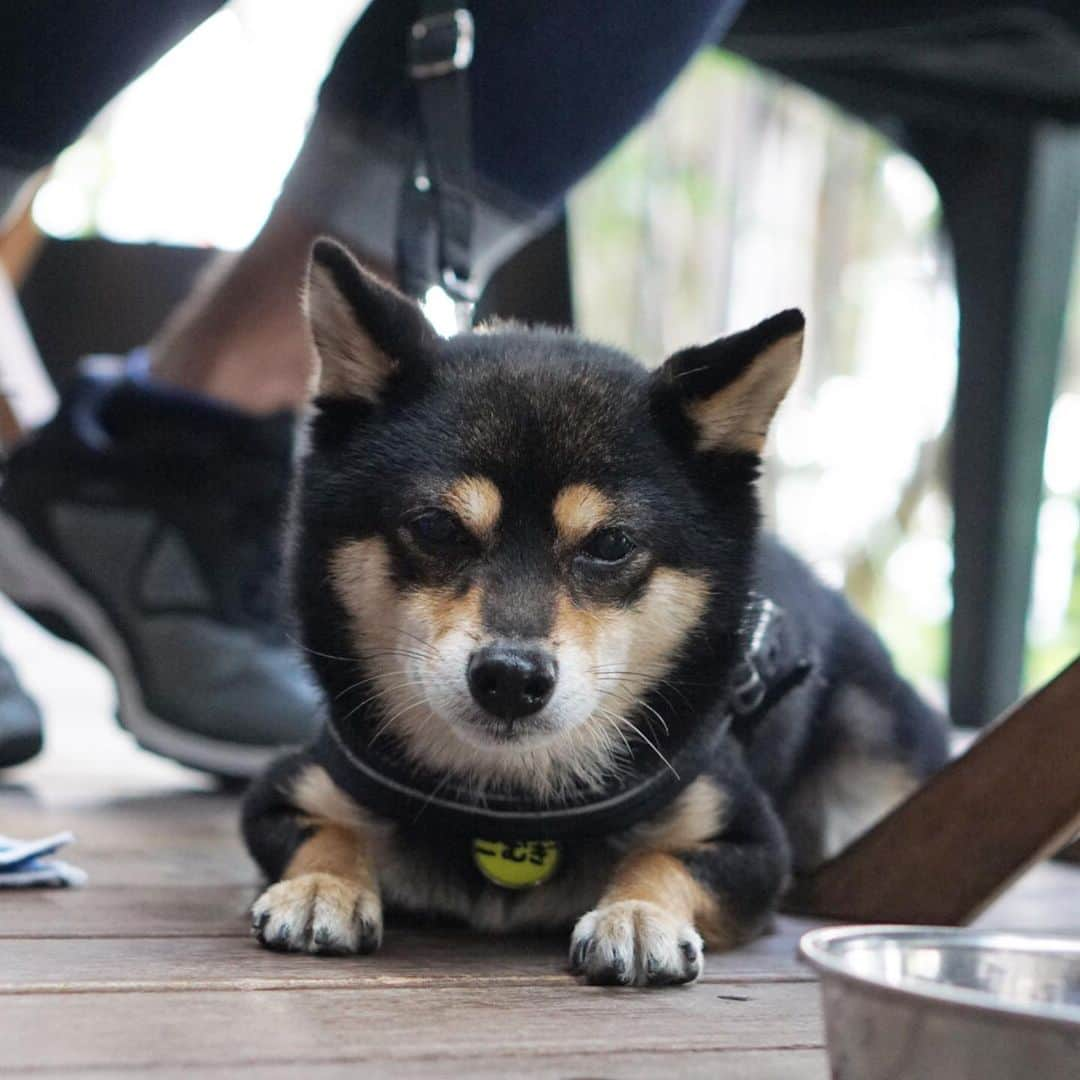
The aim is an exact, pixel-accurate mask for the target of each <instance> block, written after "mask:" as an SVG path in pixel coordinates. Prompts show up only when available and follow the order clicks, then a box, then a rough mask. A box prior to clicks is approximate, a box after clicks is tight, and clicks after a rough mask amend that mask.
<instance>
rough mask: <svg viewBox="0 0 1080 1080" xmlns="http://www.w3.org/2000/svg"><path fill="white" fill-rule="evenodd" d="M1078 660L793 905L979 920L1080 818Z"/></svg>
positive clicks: (803, 909) (865, 915)
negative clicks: (977, 916)
mask: <svg viewBox="0 0 1080 1080" xmlns="http://www.w3.org/2000/svg"><path fill="white" fill-rule="evenodd" d="M1078 715H1080V660H1077V661H1074V662H1073V664H1071V665H1070V666H1069V667H1068V668H1066V669H1065V670H1064V671H1063V672H1062V673H1061V674H1060V675H1058V676H1057V678H1056V679H1054V680H1052V681H1051V682H1050V683H1048V684H1047V685H1046V686H1044V687H1043V688H1042V689H1041V690H1039V691H1038V692H1037V693H1035V694H1033V695H1032V696H1031V697H1029V698H1027V699H1026V700H1025V701H1022V702H1021V703H1020V704H1018V705H1017V706H1016V707H1015V708H1014V709H1012V710H1011V712H1009V713H1008V714H1007V715H1006V716H1005V717H1004V718H1003V719H1002V720H1001V721H999V722H998V724H997V725H996V726H995V727H993V728H992V729H991V730H989V731H987V732H986V734H985V735H983V736H982V738H980V739H979V740H978V741H976V742H975V743H974V744H973V745H972V746H971V748H970V749H969V750H968V751H967V753H966V754H964V755H963V756H962V757H960V758H957V759H956V760H954V761H953V762H951V763H950V764H949V765H948V766H947V767H946V768H945V769H944V770H942V772H940V773H938V774H937V775H936V776H935V777H933V778H932V779H930V780H929V781H927V783H926V784H924V785H923V786H922V787H921V788H919V789H918V790H917V791H916V792H915V793H914V794H913V795H912V796H911V798H909V799H908V800H907V802H905V803H904V804H903V805H902V806H901V807H899V808H898V809H897V810H894V811H893V812H892V813H891V814H889V815H888V816H887V817H886V818H884V819H883V820H882V821H880V822H879V823H878V824H877V825H876V826H875V827H874V828H873V829H871V830H870V831H869V832H867V833H865V834H864V835H863V836H861V837H860V838H859V839H858V840H856V841H855V842H854V843H853V844H852V845H851V846H850V847H849V848H848V849H847V850H846V851H843V852H841V853H840V855H838V856H837V857H836V858H834V859H832V860H830V861H829V862H827V863H825V864H824V865H823V866H822V867H821V868H820V869H818V870H817V871H816V872H815V873H814V874H812V875H810V876H809V877H807V878H805V879H803V880H802V881H801V882H799V883H798V885H797V887H796V889H795V890H794V891H793V893H792V895H791V897H790V898H789V902H788V907H789V909H790V910H792V911H796V912H798V913H800V914H804V915H814V916H819V917H822V918H837V919H844V920H851V921H853V922H904V923H931V924H936V925H944V926H954V925H962V924H964V923H967V922H969V921H970V920H971V919H972V918H974V916H975V915H977V914H978V913H979V912H980V911H981V910H983V908H985V907H986V906H987V905H988V904H989V903H990V902H991V901H992V900H993V899H994V898H995V897H997V896H998V895H999V894H1000V893H1001V892H1002V891H1003V890H1004V889H1005V888H1007V887H1008V885H1009V884H1010V883H1011V882H1012V881H1014V880H1015V879H1016V877H1017V876H1018V875H1019V874H1021V873H1022V872H1023V871H1024V870H1025V869H1027V867H1029V866H1031V865H1032V864H1033V863H1035V862H1036V861H1038V860H1039V859H1041V858H1043V857H1045V856H1048V855H1051V854H1053V853H1054V852H1055V851H1057V850H1058V849H1059V848H1060V847H1061V846H1062V845H1063V844H1064V843H1065V842H1066V841H1067V840H1068V839H1069V838H1070V837H1071V836H1072V835H1073V834H1074V833H1075V832H1076V830H1077V827H1078V826H1080V723H1077V716H1078Z"/></svg>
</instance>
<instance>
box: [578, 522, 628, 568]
mask: <svg viewBox="0 0 1080 1080" xmlns="http://www.w3.org/2000/svg"><path fill="white" fill-rule="evenodd" d="M635 546H636V545H635V544H634V541H633V540H631V539H630V537H629V536H627V535H626V533H624V532H623V531H622V529H597V531H596V532H594V533H593V534H592V536H590V537H589V539H588V540H586V541H585V543H584V544H583V545H582V548H581V553H582V554H583V555H586V556H587V557H588V558H590V559H595V560H596V561H597V562H606V563H616V562H622V560H623V559H625V558H626V557H627V555H629V554H630V552H631V551H633V550H634V548H635Z"/></svg>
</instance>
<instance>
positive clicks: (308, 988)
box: [0, 611, 1080, 1080]
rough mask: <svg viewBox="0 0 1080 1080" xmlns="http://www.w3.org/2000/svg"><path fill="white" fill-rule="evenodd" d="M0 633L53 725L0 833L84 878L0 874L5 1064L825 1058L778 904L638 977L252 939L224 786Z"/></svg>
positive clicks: (7, 627) (414, 946) (3, 791)
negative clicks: (133, 729)
mask: <svg viewBox="0 0 1080 1080" xmlns="http://www.w3.org/2000/svg"><path fill="white" fill-rule="evenodd" d="M12 627H14V629H15V632H16V636H17V637H18V639H19V640H18V641H17V642H13V641H12V640H11V633H12ZM5 631H6V633H7V637H6V638H4V639H3V640H4V644H5V646H6V647H8V648H9V651H11V652H15V653H16V654H18V655H19V656H20V657H21V659H23V660H24V661H29V663H27V664H24V670H25V671H26V675H27V681H28V682H31V683H32V684H33V686H34V688H35V689H36V690H37V691H38V692H39V694H40V695H41V696H43V697H45V698H46V699H47V700H48V704H49V712H50V734H51V737H52V740H51V747H50V750H49V752H48V753H47V754H46V756H45V757H44V759H42V760H41V761H40V762H37V763H34V764H33V765H31V766H27V767H25V768H24V769H21V770H16V771H13V772H11V773H9V774H6V775H5V776H4V777H3V778H2V780H0V832H4V833H10V834H13V835H16V836H26V837H29V836H37V835H43V834H45V833H48V832H50V831H53V830H57V829H61V828H71V829H73V830H74V831H75V832H76V833H77V834H78V844H77V845H76V846H74V847H72V848H71V849H69V852H68V854H69V857H70V859H71V861H73V862H76V863H77V864H78V865H81V866H82V867H84V868H85V869H86V870H87V871H88V872H89V873H90V883H89V885H88V886H87V887H86V888H84V889H81V890H75V891H34V892H3V891H0V1062H2V1063H3V1068H2V1069H0V1072H2V1073H3V1075H4V1076H21V1075H29V1074H32V1075H34V1076H35V1077H37V1076H46V1077H47V1076H54V1075H55V1076H71V1075H80V1074H86V1075H94V1076H98V1075H122V1074H125V1073H135V1074H142V1073H148V1074H152V1075H153V1076H154V1077H156V1078H162V1080H165V1078H168V1077H172V1076H176V1077H180V1076H184V1077H189V1076H193V1075H207V1076H221V1077H225V1076H232V1075H235V1074H236V1072H237V1070H238V1069H239V1068H241V1067H242V1068H244V1070H245V1075H255V1076H264V1075H265V1076H267V1077H287V1076H293V1075H303V1076H314V1077H319V1078H322V1077H335V1076H338V1075H340V1076H346V1075H350V1076H352V1075H356V1074H357V1072H358V1071H359V1072H361V1074H362V1075H365V1076H368V1075H370V1076H384V1075H385V1076H393V1077H394V1078H395V1080H408V1078H411V1077H428V1076H454V1077H457V1076H479V1077H484V1076H500V1077H501V1076H518V1075H520V1076H529V1077H534V1076H535V1077H540V1076H544V1077H547V1076H551V1077H587V1076H588V1077H599V1076H603V1077H651V1076H655V1075H657V1074H658V1073H660V1072H661V1071H663V1072H665V1073H667V1074H668V1075H671V1076H679V1077H682V1076H687V1077H696V1076H701V1077H705V1076H717V1075H723V1076H725V1077H745V1078H755V1080H756V1078H762V1077H776V1078H791V1080H817V1078H821V1077H825V1076H826V1075H827V1072H828V1069H827V1062H826V1058H825V1053H824V1050H823V1033H822V1023H821V1013H820V1005H819V1001H818V992H817V987H816V985H815V984H814V981H813V979H812V977H811V976H810V974H809V973H808V972H807V971H806V970H805V969H804V968H802V967H801V966H800V964H799V963H798V962H797V960H796V959H795V943H796V940H797V936H798V933H799V932H800V931H801V929H803V924H800V923H798V922H796V921H794V920H790V919H784V920H781V922H780V926H779V932H778V933H777V934H776V935H774V936H772V937H769V938H766V939H763V940H762V941H760V942H758V943H756V944H755V945H753V946H751V947H750V948H747V949H744V950H742V951H739V952H736V953H732V954H729V955H726V956H710V957H709V958H708V965H707V973H706V976H705V978H704V979H703V980H702V981H701V982H700V983H698V984H697V985H695V986H693V987H689V988H681V989H675V990H665V991H652V992H640V991H632V990H611V989H601V988H588V987H583V986H579V985H578V984H577V983H576V982H575V981H574V980H573V979H571V978H570V977H569V976H568V975H567V974H566V973H565V969H564V962H565V942H564V941H563V940H560V939H556V940H535V939H513V940H485V939H482V938H478V937H475V936H471V935H468V934H464V933H454V932H440V933H435V932H431V931H419V930H416V929H409V928H405V927H401V928H391V929H390V930H389V931H388V934H387V938H386V942H385V945H384V948H383V950H382V951H381V952H380V953H379V954H378V955H376V956H374V957H368V958H356V959H329V958H327V959H321V958H320V959H315V958H308V957H289V956H281V955H275V954H270V953H267V952H264V951H263V950H261V949H259V948H258V947H257V946H256V945H255V943H254V942H253V941H252V940H251V938H250V937H249V935H248V929H247V919H246V915H245V909H246V907H247V904H248V903H249V902H250V900H251V899H252V897H253V895H254V892H255V889H256V887H257V879H256V875H255V872H254V870H253V868H252V866H251V864H250V863H249V862H248V860H247V858H246V856H245V854H244V852H243V850H242V847H241V844H240V841H239V838H238V835H237V827H236V804H235V799H232V798H230V797H228V796H225V795H222V794H220V793H216V792H214V791H213V790H212V789H210V788H209V787H208V786H207V784H206V783H205V782H204V781H202V780H201V778H199V777H197V776H196V775H195V774H193V773H188V772H186V771H184V770H182V769H180V768H178V767H173V766H171V765H170V764H168V763H166V762H160V761H158V760H156V759H154V758H152V757H150V756H149V755H147V754H143V753H140V752H138V751H136V750H135V749H134V748H133V747H132V746H131V745H130V743H129V742H128V741H127V739H126V738H125V737H123V736H121V735H120V734H119V733H118V732H117V731H116V730H115V727H114V725H112V724H111V722H110V721H109V720H108V718H107V716H106V715H105V713H106V709H107V705H108V699H107V692H106V691H105V690H104V689H103V686H104V684H103V683H102V681H101V676H100V674H99V673H96V672H92V671H90V669H89V668H87V667H85V666H80V664H79V663H78V662H76V661H75V660H73V659H72V658H71V654H70V653H69V652H68V651H67V650H66V649H58V648H55V647H53V646H52V645H47V644H44V643H43V641H42V639H39V638H37V637H36V636H35V635H33V634H32V633H30V632H29V631H27V630H26V629H25V627H24V626H22V624H21V623H19V622H18V620H15V621H13V620H12V618H11V616H10V613H8V614H6V615H5V614H4V613H3V612H2V611H0V634H3V633H4V632H5ZM13 645H17V648H12V646H13ZM1078 896H1080V872H1078V871H1076V870H1073V869H1070V868H1065V867H1061V866H1046V867H1042V868H1040V869H1039V870H1038V871H1037V872H1035V873H1033V874H1031V875H1029V877H1028V878H1027V879H1025V881H1023V882H1021V884H1020V885H1019V886H1017V887H1016V888H1015V889H1014V890H1013V891H1012V892H1011V893H1010V894H1009V895H1008V896H1007V897H1006V898H1005V899H1004V900H1003V901H1002V902H1000V903H999V904H997V905H996V906H995V908H994V909H992V910H991V911H990V912H989V913H988V914H987V915H986V916H985V919H984V921H985V922H986V923H987V924H988V925H996V926H1011V927H1021V926H1037V927H1041V928H1049V927H1053V928H1058V929H1080V904H1078V903H1077V902H1076V901H1077V898H1078Z"/></svg>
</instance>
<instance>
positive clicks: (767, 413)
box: [650, 308, 805, 454]
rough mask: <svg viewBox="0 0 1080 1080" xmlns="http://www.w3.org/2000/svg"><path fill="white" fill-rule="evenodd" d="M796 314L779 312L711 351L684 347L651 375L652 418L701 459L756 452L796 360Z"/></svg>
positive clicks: (799, 324)
mask: <svg viewBox="0 0 1080 1080" xmlns="http://www.w3.org/2000/svg"><path fill="white" fill-rule="evenodd" d="M804 325H805V320H804V319H803V315H802V312H801V311H797V310H795V309H794V308H792V309H790V310H788V311H782V312H780V314H779V315H774V316H773V317H772V318H771V319H766V320H765V321H764V322H761V323H758V325H757V326H754V327H752V328H751V329H749V330H743V331H742V332H741V333H738V334H732V335H731V336H730V337H725V338H720V339H719V340H717V341H714V342H713V343H712V344H711V345H699V346H696V347H694V348H690V349H683V350H682V351H681V352H677V353H676V354H675V355H674V356H672V357H671V358H670V359H668V360H667V361H666V362H665V363H664V365H663V366H662V367H661V368H660V369H659V370H658V371H657V372H656V373H655V375H653V379H652V387H651V389H650V401H651V405H652V410H653V414H654V416H656V418H657V419H658V420H659V421H660V422H661V423H662V424H663V425H664V426H665V427H666V428H668V429H672V428H674V429H675V430H676V431H679V432H681V433H682V434H683V435H684V436H689V439H690V442H691V446H692V447H693V449H695V450H697V451H699V452H701V453H707V452H709V451H724V452H728V453H735V454H740V453H742V454H760V453H761V451H762V449H763V448H764V446H765V435H766V433H767V432H768V429H769V423H770V422H771V421H772V418H773V415H774V414H775V412H776V409H777V406H779V404H780V402H781V401H783V399H784V395H785V394H786V393H787V392H788V390H789V388H790V387H791V384H792V382H793V381H794V379H795V375H796V373H797V372H798V370H799V360H800V358H801V357H802V342H803V327H804Z"/></svg>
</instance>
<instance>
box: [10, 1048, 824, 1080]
mask: <svg viewBox="0 0 1080 1080" xmlns="http://www.w3.org/2000/svg"><path fill="white" fill-rule="evenodd" d="M455 1068H457V1069H459V1071H458V1072H456V1073H453V1075H454V1076H455V1077H456V1076H461V1075H463V1072H464V1070H460V1068H459V1063H458V1062H457V1061H456V1060H454V1061H450V1062H445V1061H443V1060H441V1059H438V1058H436V1059H424V1058H415V1059H412V1060H404V1061H403V1060H400V1059H397V1060H393V1061H385V1060H379V1059H372V1058H371V1057H364V1058H362V1059H359V1060H344V1061H335V1062H329V1061H327V1062H310V1061H306V1060H305V1061H302V1062H298V1061H292V1062H288V1063H283V1064H276V1065H271V1064H264V1063H259V1064H251V1063H246V1064H245V1065H244V1072H243V1076H244V1080H296V1078H297V1077H298V1076H302V1077H304V1078H305V1080H307V1078H310V1080H356V1078H357V1076H358V1075H359V1076H363V1077H364V1078H365V1080H432V1078H436V1077H446V1076H448V1075H451V1070H453V1069H455ZM114 1071H115V1072H118V1071H119V1070H116V1069H115V1067H114V1066H107V1067H105V1068H104V1069H102V1070H97V1069H93V1070H86V1071H85V1072H83V1071H82V1070H80V1074H82V1075H87V1076H94V1077H97V1076H102V1075H111V1074H113V1073H114ZM138 1073H139V1075H147V1076H151V1077H153V1080H189V1078H190V1077H191V1076H192V1075H193V1072H192V1070H191V1069H190V1068H182V1067H173V1066H169V1065H164V1066H161V1065H159V1066H153V1065H150V1066H140V1067H139V1068H138ZM663 1074H668V1075H676V1076H678V1077H679V1080H717V1077H722V1078H723V1080H827V1077H828V1075H829V1069H828V1063H827V1062H826V1059H825V1053H824V1051H822V1050H800V1049H797V1048H792V1049H785V1050H783V1051H776V1050H695V1051H693V1052H689V1053H678V1052H673V1051H670V1050H658V1051H649V1050H629V1051H623V1050H619V1049H611V1050H606V1051H602V1052H600V1053H598V1054H594V1053H585V1052H579V1053H576V1054H563V1053H551V1054H548V1053H531V1054H529V1055H528V1056H526V1055H523V1054H516V1053H513V1052H508V1051H505V1050H503V1049H501V1048H498V1047H496V1048H493V1049H491V1050H490V1051H488V1052H486V1053H485V1054H484V1056H483V1057H482V1058H481V1057H476V1058H472V1059H470V1060H469V1062H468V1076H469V1077H470V1080H489V1078H490V1080H506V1078H507V1077H508V1076H513V1077H522V1078H524V1080H567V1078H568V1077H579V1078H580V1077H601V1076H602V1077H604V1080H656V1077H657V1076H658V1075H663ZM72 1075H73V1073H72V1072H71V1071H70V1070H68V1069H43V1070H40V1069H31V1070H26V1069H21V1068H9V1069H5V1071H4V1076H5V1077H9V1076H17V1077H22V1076H25V1077H33V1080H71V1077H72ZM120 1075H123V1073H120ZM196 1075H198V1076H199V1077H201V1078H205V1080H235V1078H236V1075H237V1072H236V1066H235V1065H217V1066H214V1065H207V1066H200V1067H199V1069H198V1071H197V1073H196Z"/></svg>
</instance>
